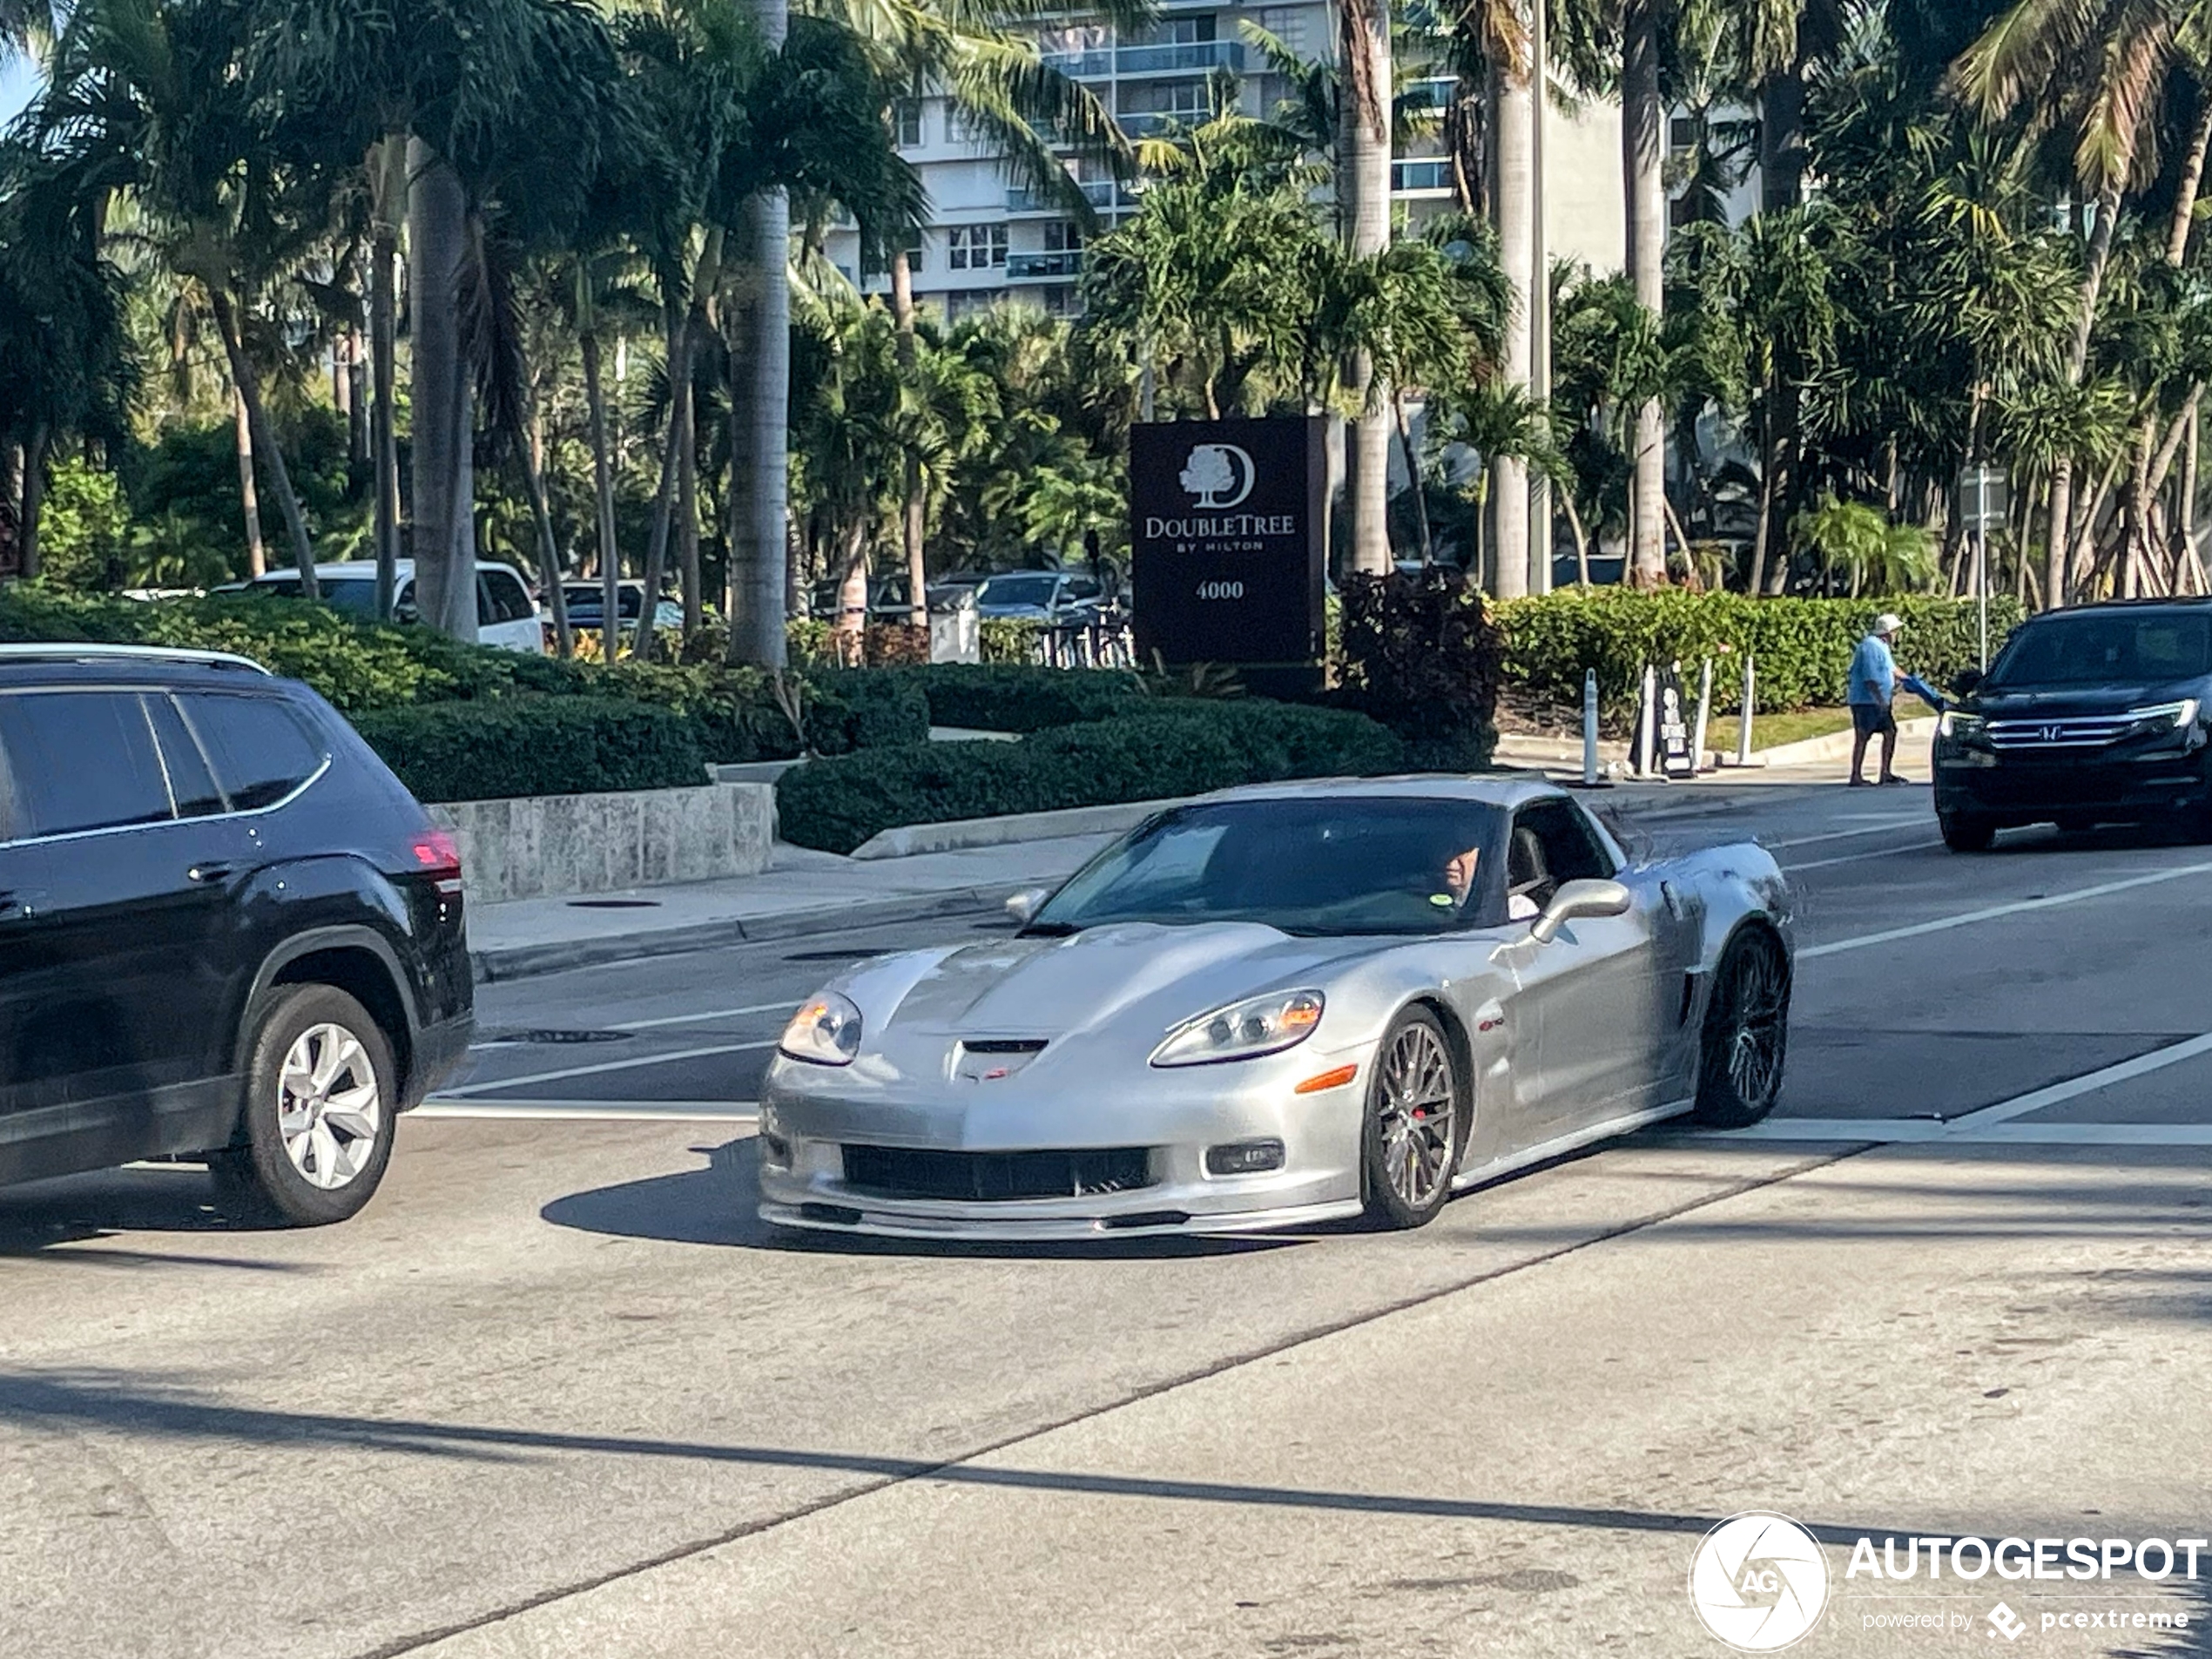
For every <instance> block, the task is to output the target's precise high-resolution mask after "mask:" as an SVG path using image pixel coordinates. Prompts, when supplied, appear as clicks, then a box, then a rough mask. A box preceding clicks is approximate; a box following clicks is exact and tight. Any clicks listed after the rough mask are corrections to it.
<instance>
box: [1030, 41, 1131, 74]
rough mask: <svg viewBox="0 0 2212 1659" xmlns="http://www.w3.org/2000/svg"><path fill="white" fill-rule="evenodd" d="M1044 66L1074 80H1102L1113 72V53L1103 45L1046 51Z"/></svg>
mask: <svg viewBox="0 0 2212 1659" xmlns="http://www.w3.org/2000/svg"><path fill="white" fill-rule="evenodd" d="M1044 66H1045V67H1046V68H1047V69H1056V70H1058V71H1060V72H1061V73H1062V75H1065V76H1068V77H1069V78H1071V79H1074V80H1079V81H1095V80H1103V79H1105V78H1107V77H1108V76H1109V75H1111V74H1112V73H1113V72H1114V54H1113V53H1112V52H1110V51H1107V50H1106V49H1105V48H1104V47H1103V46H1102V47H1098V48H1096V49H1094V50H1092V51H1080V52H1047V53H1045V54H1044Z"/></svg>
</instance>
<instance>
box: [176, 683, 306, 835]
mask: <svg viewBox="0 0 2212 1659" xmlns="http://www.w3.org/2000/svg"><path fill="white" fill-rule="evenodd" d="M177 700H178V702H179V703H180V704H181V705H183V706H184V711H185V718H186V719H188V720H189V721H191V722H192V731H193V732H194V733H195V734H197V735H198V737H199V744H200V747H201V748H203V749H205V750H206V752H207V759H208V760H209V762H210V763H211V764H212V765H213V766H214V768H215V781H216V782H217V783H219V784H220V785H221V786H223V792H224V793H225V794H226V795H227V796H229V797H230V802H231V810H232V811H233V812H239V813H251V812H258V811H260V809H261V808H262V807H264V806H274V805H276V803H277V802H279V801H280V800H282V799H284V798H285V797H286V796H287V795H289V794H291V793H292V792H293V791H294V790H295V789H297V788H299V787H300V785H302V784H304V783H306V782H307V779H310V778H312V777H314V775H315V773H316V772H318V771H319V770H320V768H321V766H322V763H323V760H324V758H325V750H324V749H323V746H322V745H321V744H320V743H319V742H317V741H314V740H313V739H311V738H309V737H308V735H307V730H306V728H304V727H303V726H302V725H300V721H299V719H298V718H296V717H295V716H294V715H293V712H292V711H291V710H290V709H288V708H287V707H286V706H285V705H283V704H282V703H280V702H278V701H277V700H276V699H275V698H267V697H251V696H239V695H236V694H233V693H225V692H221V691H185V692H180V693H179V695H178V698H177Z"/></svg>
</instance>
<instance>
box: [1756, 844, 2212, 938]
mask: <svg viewBox="0 0 2212 1659" xmlns="http://www.w3.org/2000/svg"><path fill="white" fill-rule="evenodd" d="M2205 874H2212V864H2184V865H2182V866H2180V867H2178V868H2175V869H2171V870H2154V871H2152V872H2151V873H2150V874H2148V875H2133V876H2129V877H2128V878H2126V879H2125V880H2120V881H2101V882H2099V883H2098V884H2097V885H2096V886H2095V887H2076V888H2074V890H2073V891H2072V892H2070V893H2054V894H2050V895H2049V896H2048V897H2047V898H2042V899H2018V900H2013V902H2012V903H2010V904H1999V905H1990V906H1988V907H1986V908H1984V909H1980V910H1966V911H1961V912H1960V913H1959V914H1957V915H1955V916H1939V917H1937V918H1936V920H1935V921H1916V922H1914V923H1912V925H1911V926H1910V927H1885V928H1883V929H1882V930H1881V932H1879V933H1873V934H1859V935H1858V937H1857V938H1854V939H1835V940H1831V941H1829V942H1828V943H1827V944H1824V945H1807V946H1805V947H1804V948H1802V949H1801V950H1799V951H1798V952H1797V960H1798V961H1801V962H1804V961H1811V960H1812V959H1813V958H1815V957H1817V956H1840V955H1842V954H1844V952H1845V951H1850V950H1865V949H1866V948H1868V947H1869V946H1872V945H1888V944H1894V943H1895V942H1896V941H1898V940H1900V939H1919V938H1921V937H1923V936H1924V935H1925V934H1940V933H1948V932H1949V931H1950V930H1951V929H1952V928H1953V927H1972V926H1973V924H1974V923H1976V922H1979V921H1998V920H1999V919H2000V918H2001V917H2005V916H2017V915H2022V914H2026V913H2027V912H2029V911H2031V910H2049V909H2052V908H2054V907H2057V906H2059V905H2064V904H2079V903H2080V902H2081V900H2084V899H2102V898H2106V897H2107V896H2109V895H2110V894H2115V893H2126V892H2128V891H2129V890H2131V889H2133V888H2135V887H2156V886H2158V885H2159V884H2160V883H2161V882H2166V881H2179V880H2182V879H2183V878H2185V877H2188V876H2192V875H2205Z"/></svg>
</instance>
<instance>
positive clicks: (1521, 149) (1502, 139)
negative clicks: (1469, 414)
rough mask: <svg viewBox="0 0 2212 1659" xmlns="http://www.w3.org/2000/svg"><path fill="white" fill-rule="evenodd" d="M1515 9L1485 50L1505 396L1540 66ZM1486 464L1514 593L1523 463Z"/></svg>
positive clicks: (1501, 452)
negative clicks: (1501, 276)
mask: <svg viewBox="0 0 2212 1659" xmlns="http://www.w3.org/2000/svg"><path fill="white" fill-rule="evenodd" d="M1524 23H1525V20H1524V18H1523V17H1522V16H1521V5H1520V4H1519V3H1517V0H1516V3H1515V4H1514V9H1513V15H1512V17H1511V30H1512V37H1510V38H1508V39H1507V40H1505V41H1504V42H1502V43H1501V44H1502V46H1503V47H1504V50H1502V51H1494V52H1493V53H1492V54H1491V109H1492V111H1493V113H1494V121H1493V123H1492V126H1491V133H1490V138H1491V145H1492V149H1493V152H1494V155H1495V157H1496V188H1497V197H1496V199H1495V201H1494V204H1493V206H1494V212H1495V217H1496V219H1497V226H1498V253H1499V260H1500V263H1501V266H1503V267H1504V271H1505V274H1506V279H1507V281H1508V282H1509V283H1511V284H1512V292H1513V301H1512V307H1511V309H1510V311H1509V312H1508V314H1507V320H1506V328H1505V338H1504V341H1503V345H1504V350H1503V353H1502V361H1501V363H1500V365H1499V367H1500V370H1501V375H1502V379H1503V386H1504V390H1505V392H1506V393H1507V395H1508V397H1512V396H1514V395H1518V396H1519V397H1521V398H1524V399H1525V398H1527V397H1528V395H1529V388H1530V386H1531V384H1532V382H1533V381H1534V373H1535V359H1534V336H1533V334H1532V327H1531V326H1532V323H1533V321H1534V314H1535V305H1534V295H1535V283H1536V196H1537V191H1538V189H1539V188H1540V186H1539V183H1538V180H1537V179H1536V172H1535V165H1536V99H1537V98H1538V96H1539V92H1538V84H1539V82H1540V81H1541V78H1542V77H1543V75H1544V69H1543V66H1542V65H1541V64H1536V63H1535V62H1534V61H1533V57H1532V53H1531V51H1530V43H1529V39H1528V37H1527V33H1526V32H1525V29H1524ZM1485 453H1486V455H1487V456H1488V459H1489V462H1490V469H1491V472H1492V475H1493V476H1492V480H1491V485H1490V500H1489V504H1490V524H1491V534H1490V538H1489V553H1490V563H1491V568H1492V570H1493V571H1494V577H1493V581H1494V589H1493V590H1494V592H1495V593H1496V594H1497V596H1498V597H1500V598H1501V599H1517V598H1520V597H1522V596H1523V595H1525V594H1527V592H1528V591H1529V590H1530V588H1531V586H1532V585H1534V584H1533V583H1532V581H1531V577H1532V575H1533V564H1534V556H1535V551H1536V550H1535V548H1534V545H1532V543H1531V541H1530V538H1529V534H1528V531H1529V524H1528V469H1527V463H1526V461H1525V460H1524V458H1523V456H1522V455H1521V454H1520V453H1519V450H1518V448H1515V447H1510V446H1508V447H1504V448H1499V449H1497V450H1494V451H1486V452H1485ZM1547 551H1548V550H1547Z"/></svg>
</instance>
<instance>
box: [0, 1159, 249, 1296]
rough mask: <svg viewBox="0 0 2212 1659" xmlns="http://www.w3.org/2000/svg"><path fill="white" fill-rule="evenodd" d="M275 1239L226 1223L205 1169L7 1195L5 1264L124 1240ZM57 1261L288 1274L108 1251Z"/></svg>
mask: <svg viewBox="0 0 2212 1659" xmlns="http://www.w3.org/2000/svg"><path fill="white" fill-rule="evenodd" d="M266 1231H274V1230H273V1229H272V1228H270V1227H267V1226H264V1225H260V1224H255V1223H253V1222H251V1221H241V1220H239V1219H237V1218H235V1217H231V1216H229V1215H226V1213H224V1212H223V1211H221V1210H219V1209H218V1208H217V1207H216V1204H215V1192H214V1187H213V1184H212V1183H211V1182H210V1181H209V1179H208V1177H207V1173H206V1170H204V1169H203V1168H201V1167H200V1166H199V1164H197V1163H143V1164H133V1165H131V1166H128V1167H126V1168H123V1169H114V1170H93V1171H91V1173H89V1174H84V1175H65V1176H59V1177H55V1178H53V1179H51V1180H46V1181H28V1182H25V1183H24V1184H22V1185H20V1186H11V1187H9V1188H7V1189H5V1190H0V1257H8V1256H38V1255H41V1254H42V1253H43V1252H47V1251H52V1250H53V1249H54V1247H55V1246H57V1245H61V1244H83V1243H84V1242H86V1241H88V1240H91V1239H99V1238H109V1237H111V1236H112V1235H114V1234H117V1233H126V1232H151V1233H254V1232H266ZM45 1259H47V1260H51V1261H61V1260H70V1261H98V1262H100V1263H104V1264H114V1263H116V1262H118V1261H125V1260H131V1261H138V1260H143V1261H148V1262H153V1261H160V1262H168V1263H175V1264H189V1263H194V1262H197V1263H199V1264H202V1265H215V1266H236V1267H243V1268H253V1269H261V1270H266V1271H284V1264H280V1263H272V1262H253V1261H233V1260H229V1259H227V1258H226V1259H221V1260H217V1259H215V1258H206V1257H185V1256H176V1255H172V1254H169V1253H167V1252H160V1253H158V1254H157V1253H152V1252H139V1251H117V1250H103V1251H99V1252H98V1254H97V1255H96V1256H91V1255H68V1254H62V1255H47V1256H46V1257H45Z"/></svg>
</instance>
